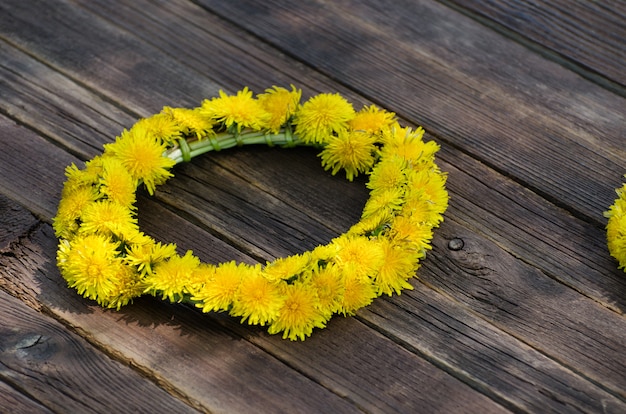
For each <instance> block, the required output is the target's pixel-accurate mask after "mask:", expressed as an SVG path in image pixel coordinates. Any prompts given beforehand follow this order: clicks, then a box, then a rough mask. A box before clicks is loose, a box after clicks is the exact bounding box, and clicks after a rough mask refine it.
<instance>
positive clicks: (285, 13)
mask: <svg viewBox="0 0 626 414" xmlns="http://www.w3.org/2000/svg"><path fill="white" fill-rule="evenodd" d="M201 4H203V5H205V6H206V7H207V9H209V10H210V11H212V12H214V13H216V14H218V15H219V16H221V17H222V18H224V19H228V20H230V21H231V22H233V24H238V25H242V24H243V23H240V22H245V28H246V29H248V30H249V31H251V32H253V33H254V34H256V35H257V36H259V37H260V38H262V39H264V40H265V41H267V42H269V43H271V44H273V45H274V46H275V47H277V48H278V49H280V50H283V51H286V52H287V53H289V54H291V55H292V56H293V57H294V58H296V59H298V60H301V61H303V62H306V63H307V64H308V65H310V66H311V67H314V68H316V69H318V70H319V71H321V72H323V73H325V74H328V75H329V76H333V77H334V78H335V79H336V80H337V81H338V82H340V83H342V84H344V85H349V86H350V87H352V88H354V89H356V90H359V91H360V93H362V94H363V95H364V96H366V97H370V98H374V97H375V99H376V102H377V103H379V104H380V105H382V106H383V107H385V108H388V109H390V110H393V111H396V112H397V113H399V114H400V115H401V116H402V117H404V118H406V119H408V120H410V121H412V122H416V123H419V124H422V125H424V127H425V128H426V129H427V130H428V131H429V132H432V133H433V134H434V135H436V136H438V137H441V139H442V140H445V141H446V142H449V143H450V144H451V145H454V146H456V147H459V148H462V149H463V151H464V152H466V153H468V154H470V155H471V156H473V157H475V158H477V159H479V160H480V161H481V162H483V163H485V164H487V165H489V166H491V167H493V168H494V169H496V170H497V171H500V172H502V173H503V174H504V175H507V176H510V177H513V178H514V179H515V180H517V181H518V182H520V183H522V184H523V185H524V186H526V187H528V188H530V189H531V190H533V191H535V192H537V193H539V194H540V195H542V196H543V197H545V198H547V199H548V200H550V201H553V202H557V203H559V205H562V206H564V207H565V208H567V209H568V210H570V211H572V212H574V213H575V214H577V215H583V216H585V217H588V218H589V219H590V220H596V221H599V220H600V219H599V217H601V212H602V211H603V210H604V209H605V208H606V207H605V206H606V205H608V203H609V201H610V200H611V199H612V197H613V189H614V188H615V187H616V186H617V183H618V182H619V177H620V176H621V175H622V174H623V170H624V163H623V155H624V150H623V148H622V147H623V137H624V136H626V135H625V134H626V133H625V131H624V125H626V123H625V122H624V111H623V108H625V107H626V100H625V99H624V98H622V97H619V96H616V95H614V94H612V93H610V92H608V91H606V90H604V89H603V88H601V87H598V86H597V85H595V84H593V83H591V82H588V81H586V80H584V79H581V78H580V77H578V76H576V75H573V74H572V73H571V72H569V71H568V70H566V69H565V68H562V67H560V66H558V65H556V64H554V63H551V62H549V61H547V60H545V59H542V58H540V57H538V56H537V55H535V54H533V53H532V52H531V51H529V50H528V49H525V48H523V47H521V46H520V45H518V44H516V43H515V42H513V41H512V40H510V39H506V38H504V37H502V36H499V35H496V34H494V33H493V32H489V31H487V30H486V29H485V28H484V27H483V26H481V25H479V24H478V23H476V22H474V21H472V20H470V19H468V18H466V17H465V16H462V15H461V14H458V13H455V12H453V11H451V10H449V9H447V8H445V7H443V6H441V5H437V4H435V3H433V2H430V1H419V2H415V1H402V2H393V3H392V4H385V5H384V6H382V5H378V6H377V4H379V3H378V2H347V1H346V2H316V1H307V2H300V3H299V5H298V7H293V6H292V5H291V3H289V2H288V1H272V2H263V3H258V2H251V1H245V0H242V1H233V2H228V3H223V2H214V1H211V0H203V1H202V2H201ZM328 45H332V48H331V47H328ZM331 74H332V75H331ZM581 160H584V162H581ZM572 188H576V189H577V190H578V191H571V190H570V189H572Z"/></svg>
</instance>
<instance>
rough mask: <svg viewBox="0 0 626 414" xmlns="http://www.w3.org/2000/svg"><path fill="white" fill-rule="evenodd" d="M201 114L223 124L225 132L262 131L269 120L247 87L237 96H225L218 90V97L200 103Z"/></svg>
mask: <svg viewBox="0 0 626 414" xmlns="http://www.w3.org/2000/svg"><path fill="white" fill-rule="evenodd" d="M201 108H202V109H201V110H200V111H201V113H202V114H203V115H205V116H208V117H209V118H211V119H214V120H216V121H217V122H221V123H222V124H224V127H225V128H226V129H227V130H231V129H233V128H235V129H236V131H237V132H241V130H242V129H244V128H252V129H262V128H263V127H264V126H265V125H266V123H267V120H268V118H269V115H268V113H267V112H266V111H265V109H263V107H262V106H261V104H260V103H259V101H257V100H256V99H254V98H253V97H252V91H250V90H248V87H245V88H243V90H241V91H239V92H237V95H227V94H226V93H225V92H224V91H221V90H220V96H219V97H218V98H213V99H211V100H205V101H204V102H202V107H201Z"/></svg>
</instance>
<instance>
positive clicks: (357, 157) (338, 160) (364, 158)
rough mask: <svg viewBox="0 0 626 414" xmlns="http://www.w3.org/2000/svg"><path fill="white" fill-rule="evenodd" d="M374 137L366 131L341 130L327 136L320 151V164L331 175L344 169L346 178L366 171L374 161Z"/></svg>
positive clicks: (349, 179)
mask: <svg viewBox="0 0 626 414" xmlns="http://www.w3.org/2000/svg"><path fill="white" fill-rule="evenodd" d="M375 143H376V137H375V136H374V135H372V134H370V133H368V132H361V131H347V130H341V131H339V132H338V135H337V136H333V137H330V138H328V143H327V144H326V146H325V147H324V150H323V151H322V152H321V153H320V157H321V158H322V166H323V167H324V169H325V170H331V173H332V174H333V175H335V174H337V172H339V170H341V169H344V170H345V171H346V178H347V179H348V181H352V180H353V179H354V177H356V176H357V175H359V173H363V172H365V171H368V170H369V169H370V168H371V167H372V165H374V162H375V161H376V158H375V155H376V151H377V148H376V145H374V144H375Z"/></svg>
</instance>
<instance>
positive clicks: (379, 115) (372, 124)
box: [350, 105, 396, 134]
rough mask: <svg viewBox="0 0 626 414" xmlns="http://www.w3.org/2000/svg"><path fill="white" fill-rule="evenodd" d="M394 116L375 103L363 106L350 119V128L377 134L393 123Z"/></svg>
mask: <svg viewBox="0 0 626 414" xmlns="http://www.w3.org/2000/svg"><path fill="white" fill-rule="evenodd" d="M395 116H396V114H394V113H393V112H387V111H385V110H383V109H380V108H378V107H377V106H376V105H370V106H365V107H363V109H361V110H360V111H358V112H357V113H356V114H355V115H354V118H352V119H351V120H350V128H351V129H353V130H355V131H364V132H368V133H370V134H378V133H380V132H381V131H382V130H383V129H386V128H389V127H391V126H392V125H394V124H395V122H396V120H395Z"/></svg>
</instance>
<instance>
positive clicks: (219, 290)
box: [192, 261, 256, 312]
mask: <svg viewBox="0 0 626 414" xmlns="http://www.w3.org/2000/svg"><path fill="white" fill-rule="evenodd" d="M254 269H255V268H254ZM251 271H256V270H252V269H251V268H250V266H248V265H246V264H240V265H238V264H237V263H235V262H234V261H231V262H228V263H221V264H220V265H219V266H217V267H216V268H215V269H214V270H213V272H212V274H211V275H207V276H209V277H208V279H207V282H206V283H205V284H204V286H202V287H200V288H198V289H197V290H196V292H195V294H194V296H193V297H192V298H193V300H195V301H197V302H198V303H197V304H196V306H197V307H199V308H202V311H203V312H210V311H217V312H220V311H225V310H229V309H230V307H231V306H232V304H233V301H234V300H235V296H236V294H237V291H238V290H239V285H241V281H242V279H243V277H244V274H247V273H250V272H251Z"/></svg>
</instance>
